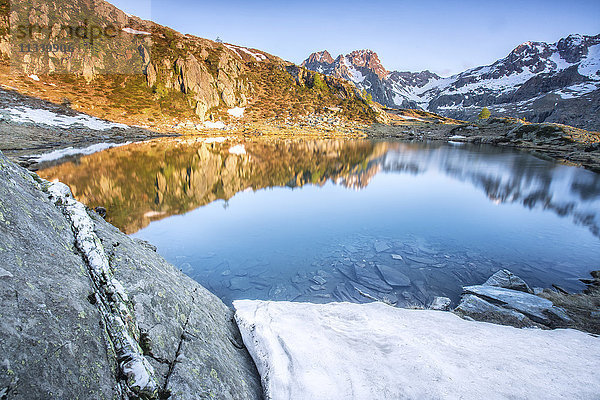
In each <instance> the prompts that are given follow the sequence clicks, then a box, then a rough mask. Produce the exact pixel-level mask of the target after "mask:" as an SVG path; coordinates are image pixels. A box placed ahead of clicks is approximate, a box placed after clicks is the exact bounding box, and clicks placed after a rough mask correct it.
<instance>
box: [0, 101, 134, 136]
mask: <svg viewBox="0 0 600 400" xmlns="http://www.w3.org/2000/svg"><path fill="white" fill-rule="evenodd" d="M0 111H4V112H7V113H8V114H9V118H11V119H12V120H13V121H14V122H19V123H30V124H43V125H49V126H57V127H60V128H69V127H72V126H73V125H83V126H84V127H86V128H89V129H94V130H97V131H105V130H108V129H112V128H121V129H127V128H129V126H127V125H125V124H119V123H116V122H109V121H104V120H101V119H98V118H95V117H92V116H90V115H85V114H79V115H76V116H68V115H61V114H57V113H55V112H52V111H50V110H45V109H42V108H30V107H25V106H19V107H18V108H5V109H2V110H0Z"/></svg>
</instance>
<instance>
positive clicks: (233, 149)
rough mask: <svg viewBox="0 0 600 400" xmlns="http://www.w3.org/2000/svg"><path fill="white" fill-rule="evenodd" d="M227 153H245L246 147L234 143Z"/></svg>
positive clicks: (239, 154)
mask: <svg viewBox="0 0 600 400" xmlns="http://www.w3.org/2000/svg"><path fill="white" fill-rule="evenodd" d="M229 153H230V154H236V155H238V156H241V155H243V154H246V148H245V147H244V145H243V144H236V145H235V146H233V147H231V148H230V149H229Z"/></svg>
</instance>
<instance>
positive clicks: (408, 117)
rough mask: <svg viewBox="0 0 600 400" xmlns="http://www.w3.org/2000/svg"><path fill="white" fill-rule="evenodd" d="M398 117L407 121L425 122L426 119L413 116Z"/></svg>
mask: <svg viewBox="0 0 600 400" xmlns="http://www.w3.org/2000/svg"><path fill="white" fill-rule="evenodd" d="M398 117H400V118H402V119H407V120H415V121H425V120H424V119H421V118H417V117H411V116H408V115H398Z"/></svg>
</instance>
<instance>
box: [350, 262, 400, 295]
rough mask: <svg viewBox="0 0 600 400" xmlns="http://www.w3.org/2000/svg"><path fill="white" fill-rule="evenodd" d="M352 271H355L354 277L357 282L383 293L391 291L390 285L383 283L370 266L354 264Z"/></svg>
mask: <svg viewBox="0 0 600 400" xmlns="http://www.w3.org/2000/svg"><path fill="white" fill-rule="evenodd" d="M354 272H355V273H356V279H357V280H358V281H359V283H361V284H363V285H365V286H367V287H370V288H371V289H375V290H377V291H379V292H383V293H389V292H391V291H392V287H391V286H390V285H388V284H387V283H385V281H384V280H383V279H381V278H380V277H379V275H378V274H377V272H375V271H374V269H373V268H372V267H371V266H364V267H361V266H359V265H355V266H354Z"/></svg>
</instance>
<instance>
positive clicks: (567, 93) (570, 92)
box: [554, 77, 600, 99]
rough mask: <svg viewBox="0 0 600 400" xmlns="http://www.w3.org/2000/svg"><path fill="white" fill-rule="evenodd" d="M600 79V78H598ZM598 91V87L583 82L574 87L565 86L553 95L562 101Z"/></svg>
mask: <svg viewBox="0 0 600 400" xmlns="http://www.w3.org/2000/svg"><path fill="white" fill-rule="evenodd" d="M599 78H600V77H599ZM594 90H598V86H596V85H595V84H593V83H589V82H584V83H578V84H576V85H571V86H567V87H566V88H564V89H560V90H556V91H554V93H556V94H557V95H559V96H560V97H562V98H563V99H573V98H576V97H580V96H583V95H585V94H588V93H591V92H593V91H594Z"/></svg>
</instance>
